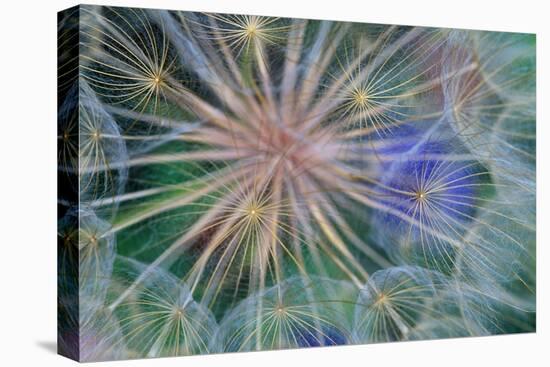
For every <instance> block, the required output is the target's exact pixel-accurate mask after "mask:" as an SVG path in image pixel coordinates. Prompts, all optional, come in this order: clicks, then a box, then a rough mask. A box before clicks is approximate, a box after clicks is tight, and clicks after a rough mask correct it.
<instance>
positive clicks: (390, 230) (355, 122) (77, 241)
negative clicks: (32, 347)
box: [57, 5, 536, 361]
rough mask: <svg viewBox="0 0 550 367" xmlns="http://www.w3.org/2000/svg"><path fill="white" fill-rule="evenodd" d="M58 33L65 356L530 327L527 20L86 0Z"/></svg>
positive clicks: (531, 168) (178, 352)
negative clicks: (302, 15)
mask: <svg viewBox="0 0 550 367" xmlns="http://www.w3.org/2000/svg"><path fill="white" fill-rule="evenodd" d="M58 33H59V36H58V96H59V98H58V136H57V139H58V181H59V197H58V217H59V221H58V223H59V225H58V277H59V279H58V284H59V286H58V301H59V302H58V311H59V312H58V335H59V337H58V348H59V353H60V354H62V355H65V356H68V357H70V358H73V359H77V360H81V361H99V360H116V359H129V358H149V357H168V356H186V355H196V354H207V353H226V352H247V351H264V350H276V349H286V348H309V347H320V346H327V347H328V346H341V345H350V344H370V343H380V342H397V341H407V340H429V339H439V338H456V337H468V336H487V335H496V334H509V333H525V332H534V331H535V329H536V309H535V299H536V298H535V296H536V291H535V289H536V279H535V270H536V269H535V188H536V185H535V167H536V162H535V146H536V139H535V135H536V134H535V132H536V121H535V69H536V64H535V58H536V53H535V48H536V39H535V35H533V34H520V33H505V32H488V31H478V30H460V29H445V28H429V27H416V26H401V25H384V24H368V23H365V24H363V23H349V22H337V21H329V20H309V19H288V18H275V17H268V16H259V15H236V14H214V13H200V12H186V11H172V10H150V9H136V8H117V7H107V6H92V5H81V6H78V7H75V8H71V9H68V10H65V11H62V12H60V13H59V23H58ZM480 342H482V341H480Z"/></svg>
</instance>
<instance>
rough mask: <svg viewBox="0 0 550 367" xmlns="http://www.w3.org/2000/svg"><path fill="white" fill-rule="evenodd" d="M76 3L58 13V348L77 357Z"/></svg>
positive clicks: (77, 101)
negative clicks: (74, 5)
mask: <svg viewBox="0 0 550 367" xmlns="http://www.w3.org/2000/svg"><path fill="white" fill-rule="evenodd" d="M79 12H80V9H79V7H78V6H77V7H73V8H70V9H66V10H63V11H61V12H59V13H58V17H57V21H58V23H57V42H58V43H57V157H58V158H57V159H58V161H57V164H58V169H57V203H58V204H57V219H58V236H57V351H58V353H59V354H61V355H63V356H65V357H68V358H71V359H74V360H79V298H78V289H79V287H78V280H79V277H78V274H79V257H78V233H79V231H78V227H79V220H78V212H79V195H78V192H79V190H78V147H79V137H78V121H79V114H78V109H79V108H78V106H79V98H78V89H79V88H78V60H79V57H78V56H79V32H78V31H79V19H80V15H79Z"/></svg>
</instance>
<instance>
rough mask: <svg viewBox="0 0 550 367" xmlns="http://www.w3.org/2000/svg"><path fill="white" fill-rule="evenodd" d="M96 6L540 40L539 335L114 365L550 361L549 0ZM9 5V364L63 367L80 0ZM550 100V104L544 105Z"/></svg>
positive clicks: (149, 0)
mask: <svg viewBox="0 0 550 367" xmlns="http://www.w3.org/2000/svg"><path fill="white" fill-rule="evenodd" d="M92 3H97V4H111V5H123V6H141V7H156V8H168V9H181V10H200V11H216V12H232V13H251V14H261V15H273V16H287V17H302V18H320V19H334V20H348V21H360V22H381V23H395V24H410V25H425V26H439V27H458V28H474V29H487V30H504V31H517V32H535V33H537V46H538V47H537V56H538V61H537V65H538V70H537V85H538V93H537V107H538V116H537V122H538V124H537V125H538V126H537V134H538V148H539V149H538V157H537V160H538V182H537V187H538V190H537V191H538V196H539V200H538V213H537V214H538V216H537V219H538V223H537V224H538V226H537V227H538V233H537V234H538V236H537V238H538V242H537V245H538V246H537V247H538V250H537V251H538V253H537V260H538V261H537V263H538V266H537V268H538V287H537V288H538V290H537V298H538V299H537V301H538V306H537V310H538V312H537V319H538V332H537V334H530V335H515V336H498V337H485V338H469V339H461V340H443V341H429V342H408V343H398V344H383V345H369V346H350V347H333V348H323V349H309V350H293V351H281V352H261V353H248V354H233V355H213V356H200V357H186V358H167V359H157V360H141V361H130V362H116V363H105V364H101V365H105V366H111V365H112V366H121V367H122V366H152V365H155V366H176V365H177V366H180V365H185V366H205V367H207V366H216V367H219V366H239V367H246V366H274V365H278V366H285V367H287V366H288V367H294V366H304V367H309V366H338V367H344V366H346V367H347V366H356V365H360V366H365V367H366V366H368V367H371V366H395V365H407V366H410V365H412V366H416V365H421V366H438V367H439V366H445V367H447V366H480V365H483V364H486V365H491V366H499V367H500V366H533V365H535V366H539V365H546V366H548V365H550V353H549V351H548V350H549V349H550V326H549V316H548V315H549V311H550V301H549V287H550V281H549V268H550V255H549V253H550V251H549V249H548V245H549V241H548V239H549V226H550V222H548V219H549V215H548V211H549V209H548V204H549V196H550V195H549V194H548V191H546V190H548V189H550V180H549V170H548V168H549V167H550V165H549V163H548V156H549V155H548V153H549V146H550V136H549V133H548V131H549V126H548V122H549V121H548V117H549V114H548V111H549V109H548V103H549V102H550V94H549V92H548V90H549V85H550V83H549V72H548V70H549V69H548V68H550V59H549V48H550V44H549V39H550V25H549V24H550V19H549V18H548V14H550V11H549V9H545V5H544V4H545V3H548V2H547V1H543V0H539V1H530V0H515V1H504V0H501V1H482V0H477V1H469V0H447V1H443V0H439V1H437V0H434V1H423V0H422V1H420V0H402V1H401V0H399V1H398V0H378V1H377V0H369V1H365V0H363V1H361V0H355V1H352V0H333V1H321V0H316V1H307V0H273V1H258V0H231V1H228V0H186V1H181V0H180V1H176V0H171V1H170V0H155V1H153V0H139V1H138V0H126V1H122V0H110V1H92ZM1 4H2V5H1V9H0V17H1V20H0V29H1V31H0V39H1V42H0V51H1V52H0V63H1V67H0V338H1V340H0V365H2V366H23V365H25V366H65V365H70V364H72V363H73V362H70V361H69V360H67V359H64V358H62V357H59V356H57V355H56V354H55V352H54V351H55V339H56V254H55V253H56V243H55V241H56V226H57V224H56V178H55V177H56V176H55V175H56V146H55V144H56V12H57V11H58V10H61V9H64V8H66V7H69V6H72V5H75V4H76V2H74V1H63V0H42V1H36V2H34V3H32V2H31V1H27V0H9V1H4V2H2V3H1ZM544 101H546V103H547V104H546V105H545V104H544V103H543V102H544Z"/></svg>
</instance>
